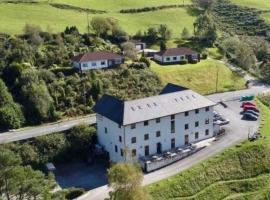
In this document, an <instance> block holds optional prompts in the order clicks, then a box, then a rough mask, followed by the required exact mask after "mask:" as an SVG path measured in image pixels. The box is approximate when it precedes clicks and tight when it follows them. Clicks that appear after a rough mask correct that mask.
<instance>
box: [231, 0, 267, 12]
mask: <svg viewBox="0 0 270 200" xmlns="http://www.w3.org/2000/svg"><path fill="white" fill-rule="evenodd" d="M231 2H233V3H235V4H238V5H241V6H247V7H252V8H257V9H261V10H268V9H270V2H269V0H231Z"/></svg>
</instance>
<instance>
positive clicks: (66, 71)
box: [51, 67, 78, 76]
mask: <svg viewBox="0 0 270 200" xmlns="http://www.w3.org/2000/svg"><path fill="white" fill-rule="evenodd" d="M51 71H52V72H53V73H55V74H58V73H60V72H62V73H63V74H64V75H65V76H70V75H73V74H74V73H76V72H77V71H78V70H77V69H76V68H74V67H57V68H53V69H51Z"/></svg>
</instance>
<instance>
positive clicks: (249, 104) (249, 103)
mask: <svg viewBox="0 0 270 200" xmlns="http://www.w3.org/2000/svg"><path fill="white" fill-rule="evenodd" d="M244 106H254V107H255V106H256V105H255V104H254V103H252V102H250V101H245V102H243V103H242V106H241V107H242V108H243V107H244Z"/></svg>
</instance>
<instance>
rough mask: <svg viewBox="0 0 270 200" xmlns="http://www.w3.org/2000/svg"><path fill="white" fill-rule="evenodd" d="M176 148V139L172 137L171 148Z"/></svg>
mask: <svg viewBox="0 0 270 200" xmlns="http://www.w3.org/2000/svg"><path fill="white" fill-rule="evenodd" d="M174 148H175V139H174V138H172V139H171V149H174Z"/></svg>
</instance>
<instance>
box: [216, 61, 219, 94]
mask: <svg viewBox="0 0 270 200" xmlns="http://www.w3.org/2000/svg"><path fill="white" fill-rule="evenodd" d="M216 66H217V78H216V93H217V92H218V78H219V77H218V76H219V67H218V65H216Z"/></svg>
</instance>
